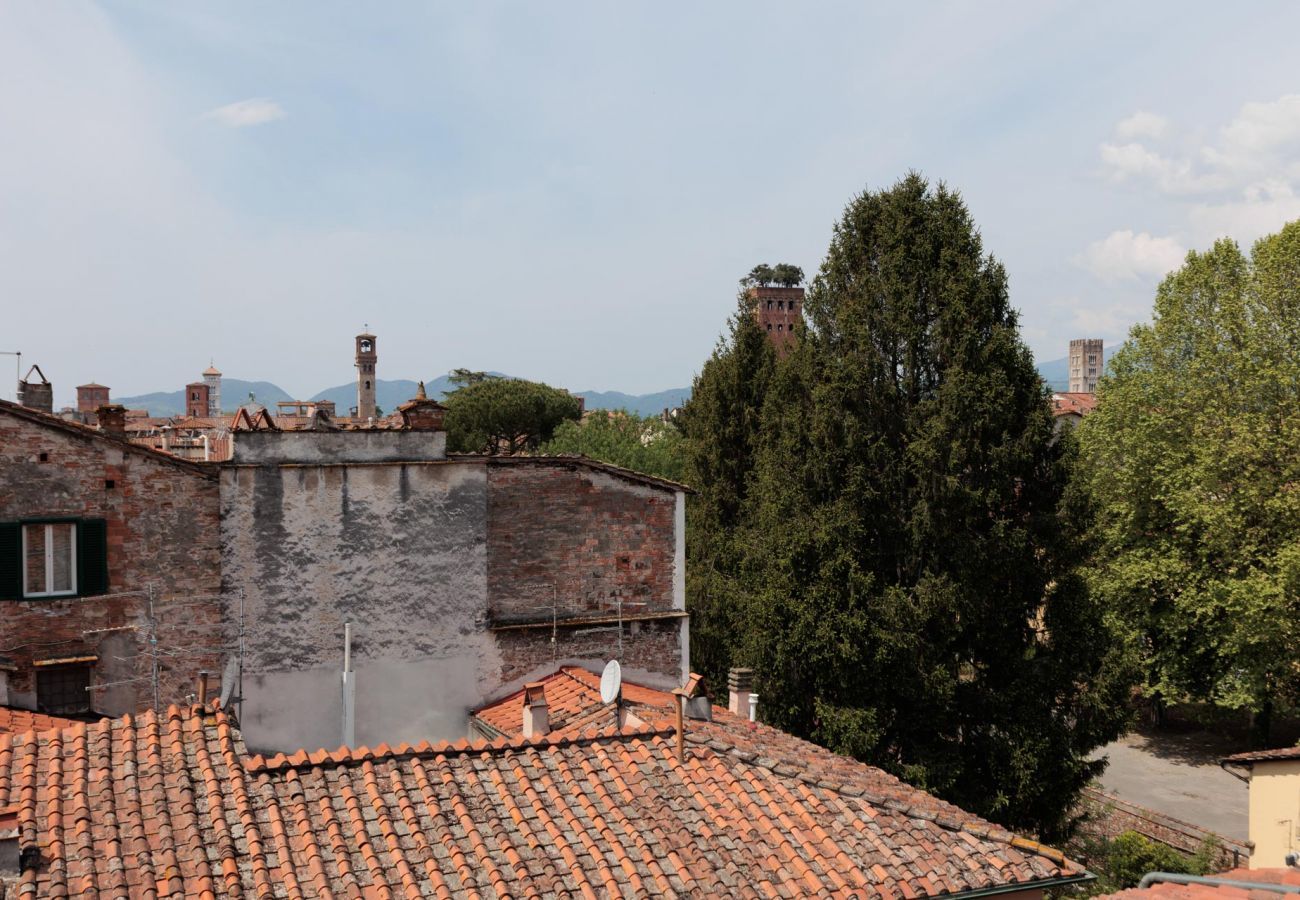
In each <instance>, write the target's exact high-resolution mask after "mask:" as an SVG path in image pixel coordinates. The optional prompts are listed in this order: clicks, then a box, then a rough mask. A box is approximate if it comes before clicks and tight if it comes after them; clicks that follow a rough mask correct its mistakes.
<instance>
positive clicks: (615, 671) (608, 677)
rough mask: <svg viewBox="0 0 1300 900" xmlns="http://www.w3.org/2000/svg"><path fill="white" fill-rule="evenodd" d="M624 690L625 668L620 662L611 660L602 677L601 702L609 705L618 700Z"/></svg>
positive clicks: (606, 665)
mask: <svg viewBox="0 0 1300 900" xmlns="http://www.w3.org/2000/svg"><path fill="white" fill-rule="evenodd" d="M622 688H623V667H622V666H620V665H619V664H618V660H616V659H611V660H610V661H609V662H607V663H606V664H605V671H604V672H602V673H601V675H600V702H601V703H605V704H609V703H613V702H614V701H616V700H618V699H619V697H620V696H621V691H622Z"/></svg>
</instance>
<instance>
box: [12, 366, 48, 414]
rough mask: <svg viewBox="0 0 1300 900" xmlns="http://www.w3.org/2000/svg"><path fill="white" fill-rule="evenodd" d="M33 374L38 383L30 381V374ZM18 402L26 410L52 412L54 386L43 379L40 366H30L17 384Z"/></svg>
mask: <svg viewBox="0 0 1300 900" xmlns="http://www.w3.org/2000/svg"><path fill="white" fill-rule="evenodd" d="M33 372H35V373H36V375H37V377H39V378H40V379H41V380H40V381H33V380H32V373H33ZM18 402H19V404H21V405H22V406H25V407H27V408H28V409H36V410H40V411H41V412H47V413H53V412H54V385H52V384H50V380H49V379H48V378H46V377H45V373H44V372H42V371H41V367H40V366H32V367H31V368H30V369H28V370H27V375H26V376H25V377H23V379H22V380H20V381H19V382H18Z"/></svg>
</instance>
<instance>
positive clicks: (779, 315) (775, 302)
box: [749, 287, 803, 356]
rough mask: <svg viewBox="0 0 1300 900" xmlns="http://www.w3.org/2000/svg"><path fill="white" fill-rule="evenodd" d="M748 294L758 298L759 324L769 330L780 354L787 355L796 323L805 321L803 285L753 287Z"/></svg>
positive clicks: (756, 307)
mask: <svg viewBox="0 0 1300 900" xmlns="http://www.w3.org/2000/svg"><path fill="white" fill-rule="evenodd" d="M749 296H751V297H753V298H754V299H755V301H756V304H755V307H754V315H755V316H756V317H757V318H758V326H759V327H760V328H762V329H763V330H764V331H766V332H767V336H768V338H770V339H771V341H772V345H773V346H774V347H776V352H777V355H778V356H785V354H786V352H787V351H788V350H789V349H790V342H791V341H793V340H794V328H795V325H796V324H798V323H799V322H801V321H803V288H801V287H752V288H750V289H749Z"/></svg>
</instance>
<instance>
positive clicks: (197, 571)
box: [0, 408, 221, 715]
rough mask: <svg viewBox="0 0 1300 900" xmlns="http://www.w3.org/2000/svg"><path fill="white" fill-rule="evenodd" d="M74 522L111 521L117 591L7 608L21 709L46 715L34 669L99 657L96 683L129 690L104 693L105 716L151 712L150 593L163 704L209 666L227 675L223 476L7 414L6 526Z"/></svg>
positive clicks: (1, 428) (2, 490) (1, 503)
mask: <svg viewBox="0 0 1300 900" xmlns="http://www.w3.org/2000/svg"><path fill="white" fill-rule="evenodd" d="M42 454H44V457H45V458H44V460H42V458H41V456H42ZM110 482H111V487H110ZM63 516H67V517H74V518H102V519H104V520H106V521H107V523H108V584H109V588H108V590H109V593H108V595H106V596H103V597H87V598H68V599H53V600H25V601H12V600H0V621H2V622H3V625H2V626H0V634H2V635H3V639H0V647H3V648H5V649H4V653H5V655H6V656H9V657H10V658H12V659H13V660H14V662H15V663H16V664H17V666H18V669H19V671H17V672H15V673H12V674H11V675H10V678H9V702H10V703H11V704H13V705H16V706H22V707H28V708H33V707H34V706H35V703H36V696H35V678H34V675H33V670H32V667H31V664H32V662H33V661H35V660H41V659H54V658H67V657H69V656H78V655H82V654H93V655H97V656H98V657H99V661H98V662H97V663H96V664H95V666H94V669H93V673H92V684H94V685H106V684H108V683H110V682H125V683H123V684H118V685H116V686H115V687H113V688H111V689H104V690H99V689H97V690H96V691H94V693H93V695H92V696H93V697H94V701H93V704H92V705H93V707H94V709H96V710H97V711H99V712H103V713H106V714H109V715H119V714H121V713H125V712H133V711H137V710H141V709H145V708H147V707H149V706H151V705H152V702H153V688H152V682H151V679H150V671H151V666H150V661H149V657H148V654H147V652H146V647H145V641H144V635H145V631H144V625H145V622H146V618H147V601H146V598H145V596H144V593H143V592H145V591H146V590H147V589H149V588H152V590H153V594H154V598H155V616H156V618H157V620H158V623H159V624H158V638H159V646H160V648H161V649H162V650H163V651H164V652H165V653H166V654H167V656H166V659H165V664H164V665H163V666H162V667H161V675H160V678H159V694H160V699H161V701H162V703H164V704H166V703H179V702H183V701H184V699H185V696H186V695H187V694H189V693H191V692H193V691H194V685H195V678H196V675H197V672H198V670H199V669H209V670H212V671H214V672H219V671H220V668H219V661H220V660H219V653H218V651H217V650H216V649H215V647H214V645H215V644H216V643H217V638H218V637H219V628H220V615H221V607H220V603H219V601H218V599H217V595H218V592H219V590H220V532H219V526H218V484H217V473H216V471H215V470H212V471H208V472H203V471H200V470H198V469H197V468H196V467H193V466H186V465H184V464H175V463H172V462H170V461H167V460H165V459H160V458H159V457H157V456H155V455H153V454H150V453H148V452H147V451H142V450H135V449H133V448H132V447H131V446H130V445H129V444H125V443H122V442H119V441H115V440H110V439H106V438H103V437H101V436H99V435H97V434H95V433H92V432H86V433H84V434H83V433H78V432H77V430H76V429H72V430H69V428H66V427H63V426H62V424H61V423H43V422H40V421H39V420H36V421H34V420H32V419H31V418H28V417H24V416H22V415H19V414H13V413H10V412H9V411H7V410H4V409H2V408H0V521H4V522H13V521H20V520H23V519H31V518H47V517H63ZM206 648H212V649H206ZM212 684H213V687H214V689H216V688H217V687H218V685H219V678H218V677H215V676H214V678H213V680H212Z"/></svg>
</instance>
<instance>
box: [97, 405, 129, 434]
mask: <svg viewBox="0 0 1300 900" xmlns="http://www.w3.org/2000/svg"><path fill="white" fill-rule="evenodd" d="M95 416H96V418H98V419H99V430H100V431H103V432H104V433H105V434H111V435H113V436H115V437H126V407H125V406H123V405H122V404H120V403H109V404H107V405H105V406H101V407H100V408H99V409H97V410H95Z"/></svg>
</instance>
